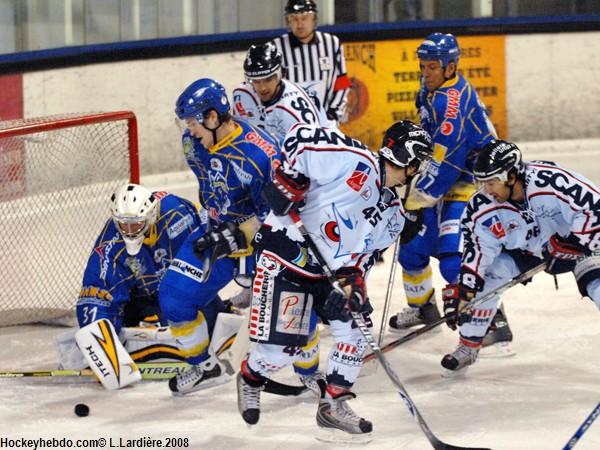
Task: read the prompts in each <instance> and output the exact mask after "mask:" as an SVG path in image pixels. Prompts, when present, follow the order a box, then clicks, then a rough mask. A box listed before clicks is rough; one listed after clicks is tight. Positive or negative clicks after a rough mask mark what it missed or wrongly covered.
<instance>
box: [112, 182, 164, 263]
mask: <svg viewBox="0 0 600 450" xmlns="http://www.w3.org/2000/svg"><path fill="white" fill-rule="evenodd" d="M111 201H112V208H111V211H112V219H113V222H114V223H115V226H116V227H117V229H118V230H119V233H121V236H122V237H123V241H125V248H126V249H127V253H129V254H130V255H132V256H135V255H137V254H138V253H139V252H140V249H141V248H142V244H143V242H144V238H145V234H146V232H147V231H148V230H149V229H150V227H151V226H152V225H154V223H155V222H156V216H157V213H158V208H157V207H158V201H157V200H156V198H154V194H152V192H150V191H149V190H148V189H146V188H145V187H143V186H140V185H138V184H126V185H125V186H122V187H120V188H119V189H117V190H116V191H115V193H114V194H113V195H112V198H111Z"/></svg>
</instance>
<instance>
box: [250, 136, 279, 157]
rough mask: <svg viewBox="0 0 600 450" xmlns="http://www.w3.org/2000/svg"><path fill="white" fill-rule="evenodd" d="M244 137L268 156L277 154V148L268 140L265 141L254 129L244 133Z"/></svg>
mask: <svg viewBox="0 0 600 450" xmlns="http://www.w3.org/2000/svg"><path fill="white" fill-rule="evenodd" d="M244 138H245V139H246V140H247V141H248V142H252V143H253V144H254V145H256V146H257V147H258V148H260V149H261V150H262V151H263V152H264V153H265V154H266V155H267V156H268V157H269V158H272V157H273V156H275V155H276V154H277V150H276V149H275V147H273V145H272V144H271V143H270V142H267V141H266V140H265V139H263V138H262V137H261V136H260V135H259V134H258V133H256V132H255V131H251V132H250V133H246V136H244Z"/></svg>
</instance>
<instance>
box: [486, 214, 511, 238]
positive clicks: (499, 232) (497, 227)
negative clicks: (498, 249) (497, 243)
mask: <svg viewBox="0 0 600 450" xmlns="http://www.w3.org/2000/svg"><path fill="white" fill-rule="evenodd" d="M482 223H483V226H485V227H488V228H489V230H490V231H491V232H492V233H493V234H494V236H496V237H497V238H498V239H500V238H503V237H504V236H506V231H504V227H503V226H502V222H500V218H499V217H498V216H497V215H496V214H494V215H493V216H492V217H490V218H489V219H486V220H484V221H483V222H482Z"/></svg>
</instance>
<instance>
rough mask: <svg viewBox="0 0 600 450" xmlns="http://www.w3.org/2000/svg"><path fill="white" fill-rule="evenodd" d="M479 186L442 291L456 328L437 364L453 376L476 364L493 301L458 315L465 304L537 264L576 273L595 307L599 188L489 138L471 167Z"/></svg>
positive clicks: (599, 283) (598, 298) (599, 288)
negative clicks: (454, 268)
mask: <svg viewBox="0 0 600 450" xmlns="http://www.w3.org/2000/svg"><path fill="white" fill-rule="evenodd" d="M474 174H475V177H476V179H477V180H478V181H479V182H480V183H482V185H483V187H482V189H481V190H480V191H479V192H477V194H476V195H474V196H473V197H472V198H471V199H470V201H469V204H468V206H467V209H466V211H465V215H464V216H463V218H462V234H463V239H464V252H463V256H462V265H461V269H460V276H459V278H458V282H457V283H455V284H450V285H448V286H447V287H446V289H445V290H444V312H445V313H446V316H447V322H448V324H449V325H450V326H451V327H456V325H461V326H460V343H459V345H458V347H457V349H456V350H455V351H454V352H453V353H450V354H448V355H446V356H444V358H443V359H442V366H443V367H444V368H446V369H448V370H451V371H457V370H460V369H463V368H466V367H467V366H469V365H471V364H473V363H474V362H475V361H476V359H477V356H478V353H479V349H480V347H481V342H482V339H483V336H484V334H485V331H486V329H487V326H488V324H489V322H490V318H491V317H493V314H494V312H495V310H496V308H497V306H498V302H499V298H498V297H497V296H496V297H495V298H492V299H490V300H488V301H485V302H483V303H482V304H480V305H478V306H476V307H474V308H473V310H472V312H471V313H469V314H466V313H463V309H464V307H465V306H466V305H467V304H468V303H469V301H470V300H472V299H476V298H477V297H478V296H480V295H485V294H486V293H488V292H490V291H493V290H494V289H495V288H497V287H498V286H499V285H502V284H504V283H505V282H506V281H508V280H509V279H510V278H513V277H515V276H518V275H519V274H520V273H521V272H523V271H525V270H528V269H529V268H531V267H532V266H534V265H537V264H539V262H540V261H541V260H540V259H538V258H543V259H544V260H545V261H546V263H547V266H546V271H547V272H549V273H551V274H556V273H563V272H570V271H572V272H573V273H574V274H575V278H576V280H577V285H578V287H579V291H580V292H581V295H583V296H588V297H590V298H591V299H592V300H593V301H594V302H595V303H596V305H597V306H598V308H600V189H598V187H597V186H595V185H594V184H593V183H592V182H591V181H589V180H587V179H586V178H584V177H583V176H581V175H579V174H577V173H574V172H571V171H569V170H566V169H563V168H562V167H560V166H558V165H557V164H555V163H552V162H545V161H531V162H523V161H522V155H521V151H520V150H519V148H518V147H517V146H516V145H515V144H513V143H510V142H505V141H500V140H498V141H493V142H491V143H489V144H488V145H487V146H486V147H485V148H484V149H483V150H482V151H481V153H480V154H479V157H478V158H477V161H476V163H475V167H474Z"/></svg>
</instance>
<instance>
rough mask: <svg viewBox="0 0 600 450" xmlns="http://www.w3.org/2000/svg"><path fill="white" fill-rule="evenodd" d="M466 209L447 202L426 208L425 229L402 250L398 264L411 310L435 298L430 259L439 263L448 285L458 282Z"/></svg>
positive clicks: (453, 202)
mask: <svg viewBox="0 0 600 450" xmlns="http://www.w3.org/2000/svg"><path fill="white" fill-rule="evenodd" d="M465 206H466V203H465V202H458V201H451V202H449V201H444V202H441V203H440V204H438V205H436V206H435V207H432V208H425V210H424V221H423V228H422V229H421V231H420V232H419V234H418V235H417V236H416V237H415V238H414V239H413V240H412V241H410V242H408V243H407V244H404V245H402V246H401V247H400V253H399V256H398V261H399V262H400V265H401V266H402V269H403V272H402V281H403V284H404V292H405V293H406V300H407V303H408V304H409V305H410V306H422V305H424V304H425V303H426V302H427V301H428V300H429V299H430V298H431V296H432V294H433V283H432V271H431V266H430V265H429V260H430V257H432V256H433V257H436V258H437V259H438V260H439V268H440V272H441V274H442V276H443V277H444V279H445V280H446V281H447V282H448V283H453V282H455V281H456V279H457V277H458V274H459V272H460V262H461V257H460V245H461V233H460V217H461V215H462V213H463V211H464V209H465Z"/></svg>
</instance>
